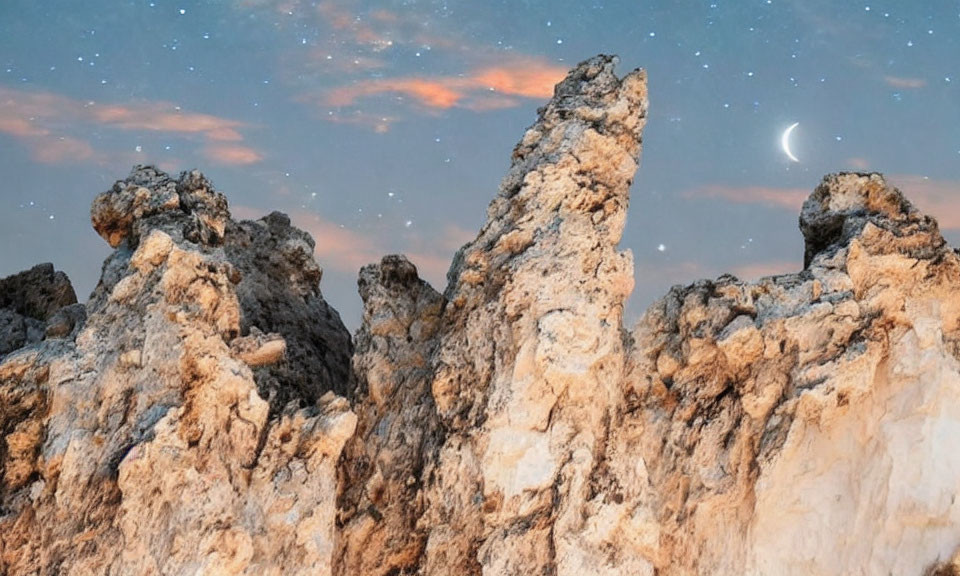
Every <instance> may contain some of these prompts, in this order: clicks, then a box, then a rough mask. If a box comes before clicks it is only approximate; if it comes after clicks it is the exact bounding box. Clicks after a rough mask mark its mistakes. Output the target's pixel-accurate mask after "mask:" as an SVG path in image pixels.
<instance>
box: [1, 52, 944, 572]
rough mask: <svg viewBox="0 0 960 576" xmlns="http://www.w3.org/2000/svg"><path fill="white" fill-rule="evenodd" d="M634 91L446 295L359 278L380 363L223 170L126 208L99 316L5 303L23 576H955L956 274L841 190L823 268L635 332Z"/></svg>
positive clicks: (537, 179)
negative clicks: (250, 217)
mask: <svg viewBox="0 0 960 576" xmlns="http://www.w3.org/2000/svg"><path fill="white" fill-rule="evenodd" d="M614 64H615V60H614V59H613V58H611V57H605V56H600V57H597V58H593V59H591V60H588V61H586V62H584V63H582V64H580V65H578V66H577V67H576V68H575V69H574V70H573V71H571V72H570V74H569V75H568V77H567V78H566V79H565V80H564V81H563V82H561V83H560V84H559V85H558V86H557V88H556V92H555V95H554V98H553V99H552V100H551V101H550V103H549V104H548V105H547V106H545V107H544V108H542V109H541V110H540V112H539V118H538V120H537V122H536V123H535V124H534V125H533V126H532V127H531V128H530V129H528V130H527V132H526V133H525V134H524V136H523V139H522V140H521V142H520V143H519V144H518V146H517V147H516V149H515V150H514V153H513V163H512V166H511V168H510V171H509V172H508V174H507V176H506V178H505V179H504V181H503V184H502V185H501V188H500V191H499V193H498V195H497V196H496V198H495V199H494V201H493V202H492V203H491V205H490V208H489V210H488V220H487V223H486V224H485V225H484V227H483V228H482V230H481V231H480V233H479V234H478V236H477V238H476V239H475V240H474V241H472V242H470V243H469V244H467V245H466V246H464V247H463V248H462V249H461V250H460V252H459V253H458V254H457V256H456V258H455V259H454V262H453V265H452V266H451V269H450V272H449V274H448V279H449V284H448V286H447V287H446V290H445V291H444V293H443V294H441V293H439V292H437V291H436V290H434V289H433V288H432V287H430V286H429V285H428V284H426V283H425V282H423V281H422V280H420V279H419V277H418V275H417V271H416V268H415V267H414V266H413V265H412V264H411V263H410V262H408V261H407V260H406V259H405V258H403V257H402V256H387V257H385V258H384V259H383V260H382V261H381V262H379V263H376V264H371V265H370V266H367V267H365V268H364V269H363V270H361V272H360V279H359V288H360V295H361V297H362V298H363V302H364V316H363V322H362V325H361V327H360V329H359V330H358V332H357V334H356V335H355V337H354V339H353V341H352V343H351V340H350V337H349V335H348V334H347V333H346V330H345V329H344V328H343V325H342V324H341V323H340V321H339V318H338V317H337V315H336V312H335V311H333V310H332V309H331V308H330V307H329V306H328V305H327V304H326V303H325V302H324V300H323V298H322V295H321V293H320V290H319V281H320V277H321V270H320V268H319V266H318V265H317V264H316V263H315V262H314V260H313V256H312V253H313V241H312V239H310V238H309V236H307V235H306V234H305V233H303V232H301V231H299V230H296V229H295V228H292V227H291V226H290V223H289V220H288V219H287V218H286V217H285V216H283V215H281V214H276V213H275V214H271V215H270V216H267V217H266V218H264V219H262V220H260V221H257V222H234V221H233V220H232V219H231V218H230V215H229V211H228V208H227V203H226V199H225V198H224V196H223V195H222V194H220V193H219V192H216V191H215V190H214V189H213V188H212V186H211V185H210V183H209V182H208V181H206V179H204V178H203V176H202V175H200V174H199V173H197V172H193V173H185V174H183V175H182V176H181V177H180V178H179V179H173V178H171V177H169V176H167V175H166V174H163V173H161V172H159V171H157V170H155V169H153V168H150V167H138V168H136V169H135V170H134V172H133V173H132V174H131V175H130V177H128V178H127V179H126V180H124V181H121V182H118V183H117V184H116V185H115V186H114V187H113V189H112V190H110V191H108V192H105V193H104V194H101V195H100V196H98V197H97V199H96V200H95V201H94V204H93V209H92V214H91V216H92V220H93V224H94V227H95V228H96V229H97V231H98V232H99V233H100V234H101V236H103V237H104V239H106V240H107V241H108V242H109V243H110V244H111V246H113V247H115V248H116V251H115V252H114V254H113V255H112V256H110V257H109V258H108V259H107V261H106V263H105V264H104V269H103V276H102V278H101V282H100V284H99V285H98V287H97V289H96V290H95V291H94V294H93V295H92V296H91V298H90V300H89V302H88V303H87V304H86V305H78V304H76V303H75V302H76V298H75V296H74V295H73V290H72V288H70V286H69V281H67V280H66V278H65V277H64V276H63V275H62V274H58V273H55V272H54V270H53V268H52V267H50V266H46V267H37V268H35V269H34V270H31V271H30V272H27V273H24V274H22V275H18V276H15V277H11V278H9V279H6V280H0V574H338V575H353V574H358V575H359V574H363V575H366V574H380V575H383V576H389V575H392V576H399V575H402V574H424V575H442V574H476V575H479V574H485V575H499V574H517V575H520V574H524V575H526V574H544V575H548V574H553V575H558V576H562V575H570V576H573V575H582V574H599V575H627V574H630V575H635V574H649V575H653V574H660V575H668V574H677V575H679V574H718V575H719V574H731V575H732V574H757V575H761V574H798V575H799V574H811V573H812V574H891V573H892V574H917V575H920V574H925V573H939V574H952V573H956V571H957V570H958V568H960V562H958V563H956V564H955V563H953V561H952V560H951V559H952V557H953V554H954V553H955V551H956V550H957V548H958V546H960V503H958V502H956V494H957V491H958V489H960V451H958V450H957V449H956V446H955V444H956V439H957V438H958V437H960V434H958V433H960V363H958V358H960V299H958V298H957V297H956V287H957V286H958V285H960V258H958V256H957V253H956V252H955V251H954V250H953V249H951V248H950V247H949V246H947V245H946V244H945V242H944V241H943V239H942V237H941V236H940V234H939V231H938V229H937V224H936V222H935V221H934V220H933V219H931V218H929V217H927V216H924V215H922V214H920V213H918V212H917V211H916V210H915V209H914V208H913V207H912V206H911V204H910V203H909V202H908V201H907V200H906V198H905V197H904V196H903V195H902V194H901V193H900V192H899V191H897V190H896V189H893V188H891V187H890V186H888V185H887V184H886V183H885V182H884V180H883V178H882V177H881V176H880V175H877V174H836V175H830V176H827V177H826V178H825V179H824V180H823V182H822V183H821V185H820V186H819V187H818V188H817V189H816V190H815V191H814V192H813V194H812V195H811V196H810V198H809V199H808V200H807V202H806V203H805V205H804V207H803V211H802V214H801V216H800V228H801V230H802V232H803V235H804V238H805V241H806V253H805V257H804V266H803V271H801V272H799V273H797V274H791V275H785V276H778V277H770V278H765V279H762V280H761V281H759V282H756V283H744V282H741V281H739V280H737V279H736V278H734V277H732V276H722V277H721V278H719V279H717V280H714V281H707V280H704V281H699V282H697V283H695V284H692V285H690V286H686V287H676V288H674V289H672V290H671V291H670V293H669V294H667V295H666V296H665V297H664V298H663V299H661V300H660V301H658V302H657V303H655V304H654V305H653V306H651V307H650V309H649V310H648V311H647V313H646V314H645V315H644V317H643V318H642V320H641V321H640V322H639V324H638V325H637V326H636V327H635V328H634V329H633V330H632V331H627V330H625V329H624V328H623V325H622V313H623V305H624V302H625V300H626V298H627V297H628V295H629V294H630V291H631V290H632V287H633V280H632V278H633V270H632V261H631V257H630V254H629V252H621V251H618V249H617V244H618V242H619V240H620V235H621V232H622V229H623V226H624V222H625V219H626V211H627V204H628V189H629V185H630V182H631V178H632V177H633V175H634V172H635V171H636V168H637V160H638V158H639V154H640V136H641V131H642V129H643V125H644V122H645V118H646V108H647V95H646V79H645V76H644V74H643V72H642V71H634V72H632V73H630V74H627V75H626V76H624V77H623V78H619V77H617V76H616V75H615V74H614V72H613V66H614ZM798 268H799V262H798ZM27 287H33V288H35V289H31V290H27V289H26V288H27ZM354 347H355V350H354V349H353V348H354Z"/></svg>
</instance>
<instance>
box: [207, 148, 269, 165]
mask: <svg viewBox="0 0 960 576" xmlns="http://www.w3.org/2000/svg"><path fill="white" fill-rule="evenodd" d="M203 155H204V156H206V157H207V158H209V159H210V160H211V161H213V162H216V163H218V164H230V165H233V166H243V165H247V164H256V163H257V162H259V161H260V160H262V159H263V156H261V155H260V154H259V153H257V151H256V150H254V149H253V148H247V147H246V146H207V147H206V148H204V149H203Z"/></svg>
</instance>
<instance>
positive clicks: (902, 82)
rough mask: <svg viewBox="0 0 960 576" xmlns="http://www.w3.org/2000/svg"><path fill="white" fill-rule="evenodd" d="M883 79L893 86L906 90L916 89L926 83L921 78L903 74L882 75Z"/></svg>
mask: <svg viewBox="0 0 960 576" xmlns="http://www.w3.org/2000/svg"><path fill="white" fill-rule="evenodd" d="M883 81H884V82H886V83H887V85H889V86H893V87H894V88H904V89H908V90H916V89H918V88H923V87H924V86H926V85H927V81H926V80H924V79H923V78H907V77H904V76H884V77H883Z"/></svg>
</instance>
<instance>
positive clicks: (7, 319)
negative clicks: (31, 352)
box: [0, 264, 84, 359]
mask: <svg viewBox="0 0 960 576" xmlns="http://www.w3.org/2000/svg"><path fill="white" fill-rule="evenodd" d="M76 304H77V295H76V293H75V292H74V291H73V285H72V284H70V279H69V278H67V275H66V274H64V273H63V272H55V271H54V269H53V264H39V265H37V266H34V267H33V268H31V269H30V270H27V271H26V272H21V273H19V274H14V275H13V276H9V277H7V278H3V279H2V280H0V359H3V357H4V356H5V355H6V354H9V353H10V352H13V351H14V350H17V349H19V348H22V347H24V346H26V345H28V344H33V343H35V342H40V341H41V340H43V339H44V338H47V337H50V338H62V337H64V336H68V335H69V334H70V333H71V332H72V331H73V329H74V326H75V325H76V324H77V322H78V321H81V320H82V316H83V310H84V309H83V307H82V306H77V305H76Z"/></svg>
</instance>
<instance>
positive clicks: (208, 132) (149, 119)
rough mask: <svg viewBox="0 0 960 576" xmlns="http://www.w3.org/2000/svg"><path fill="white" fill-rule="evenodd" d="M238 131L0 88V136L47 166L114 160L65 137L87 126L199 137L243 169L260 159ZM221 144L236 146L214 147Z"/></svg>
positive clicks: (144, 105) (169, 108)
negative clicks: (20, 144) (17, 142)
mask: <svg viewBox="0 0 960 576" xmlns="http://www.w3.org/2000/svg"><path fill="white" fill-rule="evenodd" d="M243 126H244V124H243V123H241V122H238V121H236V120H230V119H227V118H221V117H218V116H213V115H210V114H199V113H191V112H184V111H181V110H180V108H179V107H177V106H174V105H172V104H169V103H165V102H156V101H139V102H133V103H129V104H98V103H96V102H93V101H80V100H74V99H71V98H67V97H66V96H63V95H60V94H56V93H52V92H34V91H27V90H19V89H12V88H6V87H2V86H0V133H3V134H7V135H9V136H12V137H14V138H16V139H18V140H20V141H21V142H23V143H24V144H25V145H26V146H28V147H29V148H30V150H31V151H32V154H33V157H34V159H36V160H37V161H39V162H44V163H48V164H51V163H65V162H80V161H87V160H90V159H91V158H100V159H107V158H111V157H114V156H115V155H116V154H115V152H116V151H112V152H111V154H106V153H98V152H97V151H96V150H95V149H94V148H93V146H92V145H91V143H90V142H87V141H85V140H82V139H80V138H77V137H76V136H74V135H71V133H73V134H78V133H83V132H90V131H91V127H96V128H110V129H115V130H122V131H127V132H136V131H141V132H160V133H165V134H170V135H173V136H178V137H185V138H199V139H201V140H203V141H205V142H206V143H207V144H208V145H209V146H210V149H211V150H212V152H210V154H211V155H212V156H213V157H222V158H225V159H227V160H229V159H232V161H228V162H227V163H241V164H249V163H251V162H256V161H258V160H260V155H259V154H258V153H257V152H255V151H254V150H252V149H251V148H249V147H246V146H241V145H240V144H239V143H240V142H242V141H243V135H242V134H241V133H240V131H239V130H240V129H241V128H242V127H243ZM222 142H234V143H237V144H236V145H234V146H223V145H219V146H214V144H218V143H222Z"/></svg>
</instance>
